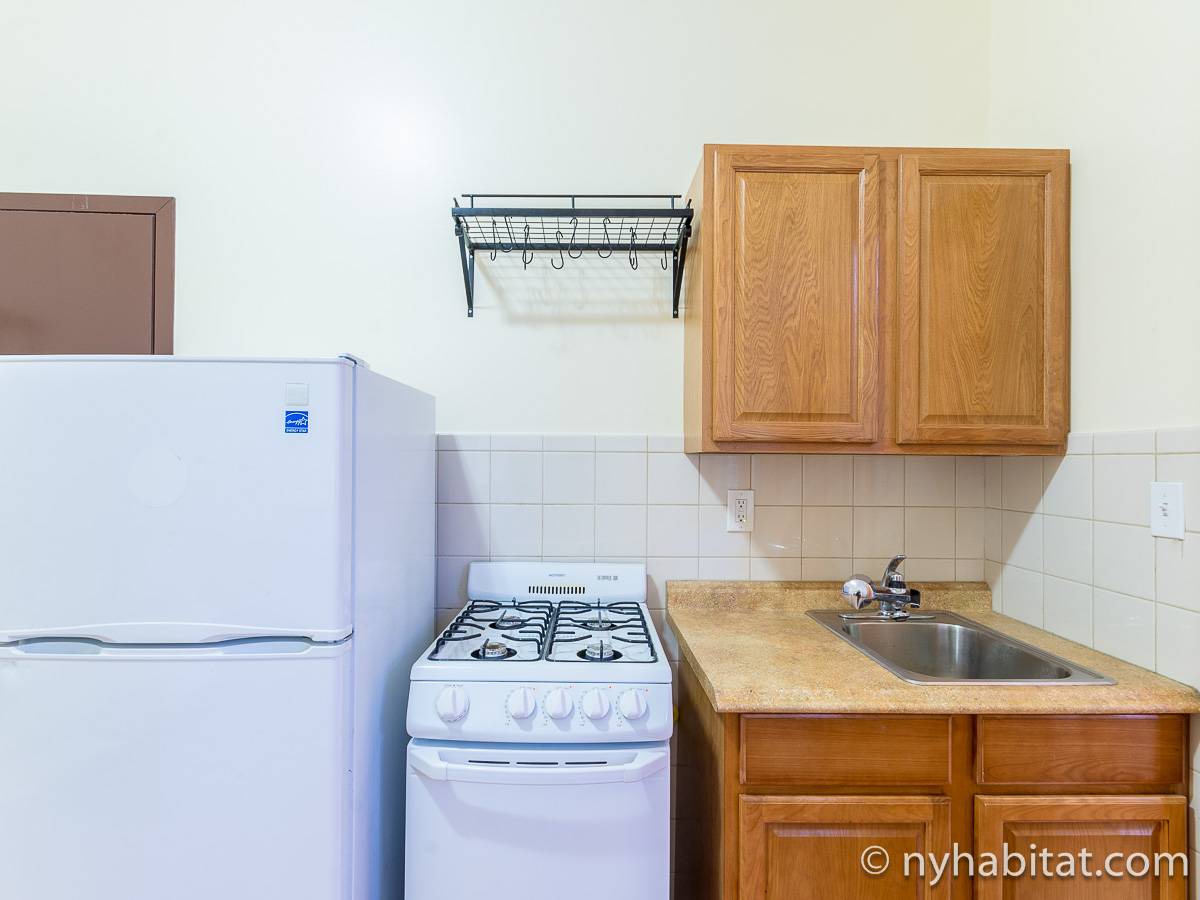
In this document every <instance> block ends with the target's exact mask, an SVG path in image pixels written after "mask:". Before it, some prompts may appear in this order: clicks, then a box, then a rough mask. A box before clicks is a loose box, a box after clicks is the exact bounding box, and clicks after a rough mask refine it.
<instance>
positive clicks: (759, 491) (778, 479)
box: [750, 453, 804, 506]
mask: <svg viewBox="0 0 1200 900" xmlns="http://www.w3.org/2000/svg"><path fill="white" fill-rule="evenodd" d="M803 464H804V457H803V456H794V455H792V454H787V453H756V454H754V456H753V457H752V458H751V463H750V486H751V487H752V488H753V489H754V501H755V505H756V506H799V505H800V503H801V502H802V496H803V485H804V473H803Z"/></svg>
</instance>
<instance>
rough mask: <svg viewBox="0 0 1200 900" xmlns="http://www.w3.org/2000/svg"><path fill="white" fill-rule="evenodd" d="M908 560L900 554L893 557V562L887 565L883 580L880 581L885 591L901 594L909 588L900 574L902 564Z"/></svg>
mask: <svg viewBox="0 0 1200 900" xmlns="http://www.w3.org/2000/svg"><path fill="white" fill-rule="evenodd" d="M906 559H908V557H907V556H905V555H904V554H903V553H899V554H897V555H896V556H893V557H892V561H891V562H889V563H888V564H887V568H886V569H884V570H883V578H881V579H880V580H879V583H880V585H881V586H882V587H883V588H884V589H885V590H888V591H893V592H897V593H899V592H901V591H903V590H905V589H906V588H907V587H908V584H907V583H906V582H905V581H904V576H903V575H901V574H900V564H901V563H902V562H904V561H905V560H906Z"/></svg>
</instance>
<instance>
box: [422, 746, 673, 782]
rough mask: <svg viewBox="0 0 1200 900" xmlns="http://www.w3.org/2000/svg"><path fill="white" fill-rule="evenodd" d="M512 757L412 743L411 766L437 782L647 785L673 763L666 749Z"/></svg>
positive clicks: (489, 752) (483, 751) (576, 752)
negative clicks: (645, 781) (654, 776)
mask: <svg viewBox="0 0 1200 900" xmlns="http://www.w3.org/2000/svg"><path fill="white" fill-rule="evenodd" d="M539 754H540V756H541V757H542V758H533V757H532V755H531V754H529V753H521V752H519V751H517V752H513V753H511V754H509V755H505V754H504V753H496V752H493V751H487V750H478V751H471V750H457V749H455V750H448V749H446V748H442V747H433V746H418V745H415V744H414V745H412V746H410V747H409V750H408V764H409V767H410V768H411V769H412V770H413V771H415V772H416V773H417V774H419V775H422V776H424V777H425V778H429V779H431V780H433V781H469V782H475V783H477V784H544V785H550V784H612V783H630V782H636V781H643V780H645V779H647V778H649V777H650V776H652V775H654V774H656V773H657V772H660V771H662V770H663V769H665V768H666V767H667V766H668V765H669V763H670V751H669V750H668V749H667V748H666V747H662V748H658V747H650V748H638V749H635V750H625V751H618V752H615V753H614V752H613V751H612V750H600V751H595V752H582V753H581V752H580V751H577V750H574V749H572V750H571V751H570V752H569V753H563V754H562V755H561V756H562V758H556V756H558V755H557V754H555V753H554V752H553V751H549V752H543V751H539Z"/></svg>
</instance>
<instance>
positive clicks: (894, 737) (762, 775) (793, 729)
mask: <svg viewBox="0 0 1200 900" xmlns="http://www.w3.org/2000/svg"><path fill="white" fill-rule="evenodd" d="M741 730H742V733H741V780H742V783H743V784H762V785H827V786H836V785H840V784H849V785H922V786H924V785H942V784H947V783H949V781H950V780H951V773H950V759H951V749H950V735H951V729H950V718H949V717H948V716H742V720H741Z"/></svg>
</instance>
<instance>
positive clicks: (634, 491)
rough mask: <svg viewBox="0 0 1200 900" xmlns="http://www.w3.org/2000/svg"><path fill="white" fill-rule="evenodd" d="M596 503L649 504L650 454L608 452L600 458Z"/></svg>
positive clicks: (598, 459)
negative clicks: (648, 469)
mask: <svg viewBox="0 0 1200 900" xmlns="http://www.w3.org/2000/svg"><path fill="white" fill-rule="evenodd" d="M596 502H597V503H642V504H644V503H645V502H646V454H645V453H629V452H619V451H606V452H603V453H597V454H596Z"/></svg>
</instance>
